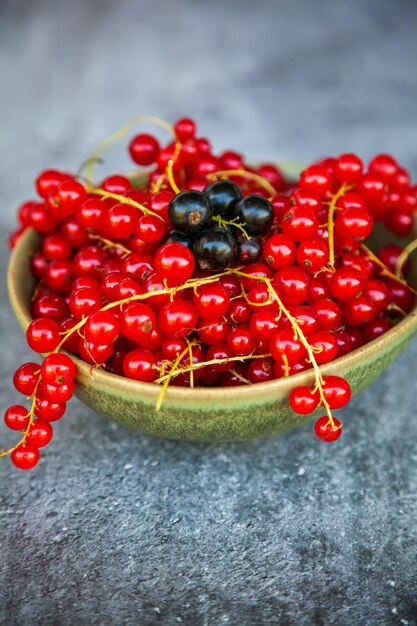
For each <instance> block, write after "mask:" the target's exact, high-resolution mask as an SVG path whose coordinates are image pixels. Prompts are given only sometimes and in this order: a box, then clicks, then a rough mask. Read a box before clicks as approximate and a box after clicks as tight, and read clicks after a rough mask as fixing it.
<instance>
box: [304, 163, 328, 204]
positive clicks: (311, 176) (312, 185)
mask: <svg viewBox="0 0 417 626" xmlns="http://www.w3.org/2000/svg"><path fill="white" fill-rule="evenodd" d="M331 184H332V177H331V174H329V171H328V170H327V169H326V168H325V167H322V166H321V165H311V166H310V167H308V168H307V169H305V170H304V172H303V173H302V174H301V178H300V187H304V188H305V189H309V190H311V191H315V192H316V193H317V194H318V195H319V196H320V198H322V197H323V196H325V195H326V193H327V192H328V191H330V188H331Z"/></svg>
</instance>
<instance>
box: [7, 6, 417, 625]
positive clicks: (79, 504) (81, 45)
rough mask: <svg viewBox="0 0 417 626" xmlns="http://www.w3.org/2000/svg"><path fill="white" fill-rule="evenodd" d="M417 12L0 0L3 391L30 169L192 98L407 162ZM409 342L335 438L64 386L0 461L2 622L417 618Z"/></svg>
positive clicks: (245, 122)
mask: <svg viewBox="0 0 417 626" xmlns="http://www.w3.org/2000/svg"><path fill="white" fill-rule="evenodd" d="M416 18H417V5H416V3H415V2H414V1H412V0H409V1H406V0H396V2H391V1H389V0H380V1H378V2H377V1H376V0H375V1H364V0H362V1H361V0H354V1H350V2H347V1H340V2H334V1H331V0H322V1H316V2H309V1H308V0H300V1H298V2H294V1H292V0H281V1H280V2H274V0H260V1H258V2H249V0H240V1H239V0H230V1H228V2H227V1H224V0H223V1H221V0H212V1H211V2H203V1H202V0H195V1H191V0H171V2H163V1H162V0H153V1H152V2H140V1H138V0H137V1H134V0H132V1H124V0H121V1H119V2H111V1H110V0H102V1H99V0H90V1H85V0H84V1H81V0H75V1H73V2H60V1H52V0H50V1H49V2H48V1H47V0H43V1H33V2H27V1H24V0H6V1H5V0H3V2H1V3H0V76H1V81H0V107H1V117H0V137H1V151H0V201H1V207H2V210H1V213H0V228H1V233H2V244H1V253H0V264H1V267H2V271H1V310H0V315H1V317H0V324H1V359H0V360H1V363H0V367H1V371H0V378H1V381H2V384H1V393H0V397H1V406H2V407H3V408H5V407H6V406H8V405H9V404H10V403H13V402H15V401H16V399H15V398H16V395H15V394H14V392H13V391H12V385H11V376H12V373H13V371H14V369H15V368H16V366H17V365H18V364H19V363H20V362H22V360H23V359H27V358H28V357H29V352H28V350H27V349H26V348H25V345H24V341H23V337H22V335H21V332H20V330H19V329H18V327H17V324H16V322H15V321H14V319H13V316H12V314H11V312H10V310H9V306H8V302H7V297H6V293H5V275H4V274H5V265H6V263H7V256H8V251H7V248H6V243H5V242H6V232H7V231H8V230H10V228H11V226H12V224H13V221H14V211H15V208H16V206H17V205H18V203H19V202H21V201H22V200H24V199H26V198H27V197H30V196H31V194H32V180H33V178H34V177H35V175H36V173H37V172H38V171H39V170H40V169H42V168H45V167H48V166H51V165H52V166H57V167H62V168H67V167H69V168H73V169H74V168H76V167H77V166H78V164H79V163H80V162H81V161H83V159H84V158H85V156H86V155H87V154H88V152H89V151H90V150H91V149H92V147H94V145H95V144H96V143H97V141H99V140H100V139H101V138H102V137H103V136H105V135H106V134H108V133H109V132H110V131H112V130H113V129H115V128H117V127H118V126H120V125H121V124H122V123H123V122H124V121H125V119H128V118H130V117H131V116H133V115H135V114H137V113H139V112H145V113H154V114H158V115H160V116H162V117H166V118H168V119H169V120H171V121H172V120H174V119H175V118H176V117H177V116H179V115H183V114H191V115H194V116H195V117H196V119H197V120H198V121H199V124H200V128H201V131H202V133H203V134H207V135H209V136H210V137H212V139H213V141H214V143H215V145H216V146H217V147H218V148H219V149H222V148H226V147H233V148H236V149H241V150H242V151H244V152H245V153H246V154H248V155H249V156H250V157H251V158H253V159H258V158H265V159H277V160H279V159H286V160H294V159H296V160H298V161H305V160H309V159H313V158H316V157H317V156H319V155H324V154H327V153H338V152H340V151H343V150H350V149H354V150H357V151H358V152H359V153H360V154H361V155H362V156H364V157H365V158H366V157H369V156H370V155H371V154H372V153H374V152H376V151H382V150H387V151H391V152H393V153H394V154H395V155H397V157H398V158H399V159H400V160H401V161H402V162H403V163H404V164H405V165H406V166H407V167H410V168H411V170H412V171H413V173H414V175H415V174H417V151H416V135H415V128H416V114H417V71H416V70H417V67H416V65H417V39H416V36H415V29H416ZM122 158H123V150H122V148H120V147H119V148H117V149H115V150H113V151H111V154H110V156H109V164H108V167H109V168H111V167H112V166H115V163H117V162H121V160H122ZM123 163H125V162H123ZM103 171H105V168H104V170H103ZM416 355H417V342H416V341H414V342H412V343H411V345H410V346H409V347H408V348H407V350H406V351H405V353H404V354H403V355H402V356H401V358H399V359H398V361H397V362H396V363H395V364H394V365H393V366H392V367H391V368H390V369H389V371H387V373H386V374H385V375H384V376H382V377H381V378H380V379H379V380H378V381H377V382H376V383H375V384H373V385H372V386H371V387H370V388H368V389H367V390H366V391H365V392H364V393H362V394H361V395H360V397H358V398H356V399H355V400H354V401H353V402H352V403H351V405H350V407H349V409H347V410H346V411H344V412H343V418H344V423H345V433H344V436H343V438H342V439H341V440H340V442H338V443H337V444H335V445H333V446H328V447H327V446H325V445H320V444H319V443H316V442H315V441H314V438H313V435H312V431H311V428H310V427H305V428H301V429H299V430H296V431H293V432H289V433H287V434H284V435H282V436H278V437H273V438H271V439H269V440H266V441H256V442H252V443H244V444H235V445H191V444H186V443H183V444H181V443H173V442H169V441H160V440H157V439H152V438H149V437H144V436H141V435H140V434H135V433H130V432H128V431H126V430H124V429H123V428H121V427H118V426H116V425H114V424H111V423H110V422H108V421H106V420H104V419H103V418H101V417H100V416H98V415H96V414H94V413H93V412H92V411H90V410H88V409H86V408H85V407H83V406H82V405H81V404H79V403H78V402H77V401H74V402H73V403H72V407H71V410H69V411H68V414H67V416H66V417H65V419H63V420H62V422H61V423H59V424H58V425H57V426H56V438H55V441H54V443H53V444H52V445H51V446H50V447H49V448H48V449H47V451H46V453H45V458H44V461H43V462H42V463H41V464H40V465H39V466H38V468H37V469H36V470H35V471H33V472H32V473H30V474H24V473H19V472H17V471H14V470H13V469H12V468H11V466H10V464H9V463H8V462H7V461H4V462H2V463H1V464H0V481H1V490H0V543H1V552H0V623H1V624H4V625H7V626H26V625H32V624H34V625H35V624H42V625H61V624H64V625H70V626H72V625H75V624H77V625H78V624H81V625H84V624H86V625H89V626H93V625H99V624H100V625H101V624H103V625H106V626H107V625H116V626H117V625H119V624H140V625H153V624H162V625H164V626H165V625H168V626H171V625H175V624H187V625H191V626H203V625H210V626H221V625H225V624H231V625H237V626H246V625H258V624H259V625H269V624H279V625H284V626H285V625H287V624H288V625H291V626H302V625H312V624H318V625H350V624H353V625H355V626H356V625H358V624H361V626H363V625H372V626H373V625H375V624H377V625H379V624H381V625H382V624H383V625H385V624H394V625H397V624H398V625H404V626H407V625H408V626H412V625H414V626H415V625H416V624H417V600H416V596H417V561H416V558H417V547H416V546H417V544H416V539H417V524H416V519H417V518H416V515H417V504H416V486H417V446H416V440H417V421H416V390H417V384H416V380H415V363H416ZM2 410H3V409H2ZM0 435H1V440H2V445H3V442H4V445H8V444H9V443H11V442H12V437H11V434H10V433H6V429H5V428H4V427H3V426H0Z"/></svg>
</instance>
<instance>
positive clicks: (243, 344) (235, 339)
mask: <svg viewBox="0 0 417 626" xmlns="http://www.w3.org/2000/svg"><path fill="white" fill-rule="evenodd" d="M226 346H227V348H229V350H230V351H231V352H232V353H233V354H235V355H237V356H245V355H247V354H251V353H252V352H253V351H254V350H255V348H256V340H255V338H254V337H253V335H252V333H251V331H250V329H249V327H248V326H236V327H235V328H232V330H231V331H230V332H229V334H228V335H227V339H226Z"/></svg>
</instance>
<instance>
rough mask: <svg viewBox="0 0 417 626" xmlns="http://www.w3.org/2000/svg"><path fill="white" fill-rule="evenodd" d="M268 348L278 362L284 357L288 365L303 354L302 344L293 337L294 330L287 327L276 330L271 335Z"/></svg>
mask: <svg viewBox="0 0 417 626" xmlns="http://www.w3.org/2000/svg"><path fill="white" fill-rule="evenodd" d="M269 348H270V351H271V354H272V357H273V358H274V359H275V361H277V362H278V363H281V362H282V361H283V360H284V359H283V357H286V359H287V361H288V363H289V365H292V364H294V363H297V362H298V361H301V359H302V358H304V356H305V348H304V346H303V345H302V343H301V342H300V341H299V340H298V339H296V338H295V337H294V331H293V330H289V329H284V330H277V331H276V332H275V333H274V334H273V335H272V337H271V340H270V343H269Z"/></svg>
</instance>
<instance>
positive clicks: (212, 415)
mask: <svg viewBox="0 0 417 626" xmlns="http://www.w3.org/2000/svg"><path fill="white" fill-rule="evenodd" d="M38 247H39V237H38V235H37V233H35V232H34V231H32V230H28V231H26V233H25V234H24V235H23V236H22V237H21V239H20V240H19V242H18V244H17V246H16V247H15V249H14V250H13V252H12V255H11V259H10V264H9V269H8V290H9V297H10V302H11V305H12V307H13V310H14V312H15V314H16V317H17V319H18V321H19V323H20V325H21V326H22V328H23V330H26V328H27V327H28V325H29V323H30V322H31V315H30V299H31V296H32V293H33V289H34V285H35V282H34V279H33V277H32V276H31V274H30V270H29V263H30V257H31V255H32V254H33V253H34V252H35V251H36V250H37V249H38ZM415 265H416V264H414V268H413V270H414V276H413V279H412V281H413V284H414V285H416V284H417V280H416V277H417V268H416V267H415ZM416 332H417V309H416V308H415V309H414V310H413V311H412V312H411V313H410V315H408V316H407V318H406V319H405V320H403V321H401V322H400V323H399V324H398V325H397V326H395V327H394V328H393V329H392V330H390V331H389V332H387V333H386V334H385V335H383V336H382V337H380V338H378V339H376V340H374V341H372V342H371V343H369V344H367V345H366V346H364V347H362V348H359V349H358V350H355V351H354V352H351V353H350V354H348V355H345V356H343V357H341V358H339V359H336V360H335V361H333V362H332V363H328V364H326V365H324V366H322V368H321V370H322V372H323V374H338V375H341V376H344V377H346V378H347V380H348V381H349V382H350V384H351V386H352V391H353V393H354V394H357V393H358V392H359V391H361V389H363V388H364V387H366V386H367V385H369V383H371V382H372V381H373V380H375V378H377V377H378V376H379V375H380V374H381V372H382V371H383V370H384V369H385V368H386V367H387V366H388V365H389V364H390V363H391V362H392V361H393V360H394V359H395V358H396V357H397V356H398V355H399V354H400V352H401V351H402V350H403V349H404V347H405V346H406V344H407V343H408V341H409V340H410V339H411V337H412V336H413V335H414V333H416ZM74 361H75V363H76V365H77V386H76V395H77V396H78V397H79V398H80V399H81V400H82V401H83V402H84V403H85V404H87V405H88V406H90V407H92V408H93V409H95V410H96V411H97V412H98V413H101V414H102V415H105V416H106V417H108V418H109V419H112V420H114V421H116V422H119V423H120V424H123V425H125V426H128V427H130V428H134V429H136V430H139V431H141V432H143V433H146V434H150V435H157V436H159V437H166V438H169V439H180V440H186V441H239V440H244V439H257V438H261V437H266V436H267V435H272V434H274V433H278V432H281V431H284V430H287V429H290V428H294V427H296V426H298V425H300V424H303V423H306V422H308V421H310V420H311V419H313V418H314V417H315V416H317V415H319V414H320V412H323V411H322V409H318V411H316V412H315V413H313V414H312V415H309V416H302V415H297V414H295V413H293V411H292V410H291V409H290V408H289V405H288V395H289V393H290V391H291V389H292V388H293V387H294V386H296V385H305V384H312V382H313V380H314V375H313V373H312V371H308V372H302V373H300V374H297V375H295V376H291V377H290V378H283V379H280V380H275V381H271V382H267V383H260V384H256V385H247V386H241V387H228V388H221V387H220V388H194V389H187V388H184V387H169V388H168V390H167V392H166V395H165V398H164V401H163V405H162V408H161V410H160V411H159V412H156V411H155V405H156V402H157V399H158V395H159V393H160V389H161V388H160V386H159V385H155V384H151V383H140V382H137V381H134V380H129V379H127V378H123V377H121V376H116V375H113V374H110V373H107V372H105V371H102V370H99V369H92V368H91V367H90V366H89V365H88V364H86V363H84V362H83V361H81V360H80V359H78V358H75V357H74Z"/></svg>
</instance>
